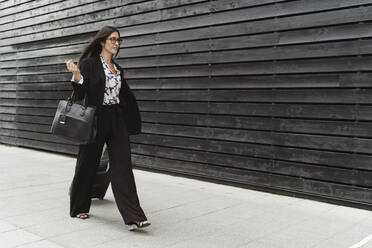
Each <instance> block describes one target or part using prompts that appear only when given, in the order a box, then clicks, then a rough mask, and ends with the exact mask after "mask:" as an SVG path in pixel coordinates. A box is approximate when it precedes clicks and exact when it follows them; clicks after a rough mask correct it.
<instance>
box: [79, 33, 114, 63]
mask: <svg viewBox="0 0 372 248" xmlns="http://www.w3.org/2000/svg"><path fill="white" fill-rule="evenodd" d="M113 32H117V33H118V34H119V38H120V32H119V30H118V29H117V28H115V27H112V26H104V27H103V28H101V30H99V31H98V32H97V34H96V35H95V36H94V37H93V39H92V40H91V42H89V44H88V45H87V46H86V47H85V48H84V50H83V51H82V52H81V54H80V57H79V61H78V67H80V62H81V60H82V59H83V58H85V57H92V56H98V55H99V54H100V53H101V51H102V46H101V42H106V39H107V37H109V36H110V34H112V33H113ZM119 51H120V46H119V49H118V51H117V53H116V54H115V57H116V56H117V55H118V53H119Z"/></svg>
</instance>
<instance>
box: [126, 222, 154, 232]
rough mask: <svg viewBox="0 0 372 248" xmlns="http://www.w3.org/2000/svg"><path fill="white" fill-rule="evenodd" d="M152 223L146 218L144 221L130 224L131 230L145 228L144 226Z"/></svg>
mask: <svg viewBox="0 0 372 248" xmlns="http://www.w3.org/2000/svg"><path fill="white" fill-rule="evenodd" d="M149 225H151V223H150V222H148V221H147V220H144V221H136V222H134V223H132V224H129V225H128V226H129V231H135V230H137V229H138V228H144V227H147V226H149Z"/></svg>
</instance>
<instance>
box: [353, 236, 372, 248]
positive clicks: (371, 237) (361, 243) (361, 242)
mask: <svg viewBox="0 0 372 248" xmlns="http://www.w3.org/2000/svg"><path fill="white" fill-rule="evenodd" d="M371 240H372V233H370V234H369V235H368V236H367V237H365V238H364V239H362V240H361V241H359V242H358V243H355V244H353V245H352V246H350V247H349V248H359V247H362V246H363V245H365V244H367V243H368V242H369V241H371Z"/></svg>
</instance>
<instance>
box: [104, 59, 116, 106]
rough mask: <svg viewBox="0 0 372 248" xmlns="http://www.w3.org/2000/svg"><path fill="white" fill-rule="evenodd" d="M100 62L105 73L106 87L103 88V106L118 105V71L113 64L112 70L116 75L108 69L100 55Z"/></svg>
mask: <svg viewBox="0 0 372 248" xmlns="http://www.w3.org/2000/svg"><path fill="white" fill-rule="evenodd" d="M100 58H101V62H102V65H103V70H104V71H105V75H106V86H105V94H104V96H103V105H112V104H118V103H119V102H120V99H119V93H120V87H121V75H120V71H119V70H118V69H117V68H116V65H115V64H114V68H115V71H116V73H117V74H116V75H115V74H114V73H113V72H112V71H111V69H110V67H109V66H108V65H107V63H106V61H105V59H104V58H103V57H102V55H100Z"/></svg>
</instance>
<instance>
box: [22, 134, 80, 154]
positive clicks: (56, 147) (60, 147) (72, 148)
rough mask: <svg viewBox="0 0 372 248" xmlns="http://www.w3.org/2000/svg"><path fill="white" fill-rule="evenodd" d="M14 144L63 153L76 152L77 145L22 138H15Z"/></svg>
mask: <svg viewBox="0 0 372 248" xmlns="http://www.w3.org/2000/svg"><path fill="white" fill-rule="evenodd" d="M15 144H16V145H18V146H21V147H29V148H33V149H40V150H45V151H52V152H57V153H64V154H77V150H78V147H77V146H76V145H66V144H59V143H54V142H44V141H38V140H32V139H23V138H17V139H16V142H15Z"/></svg>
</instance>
